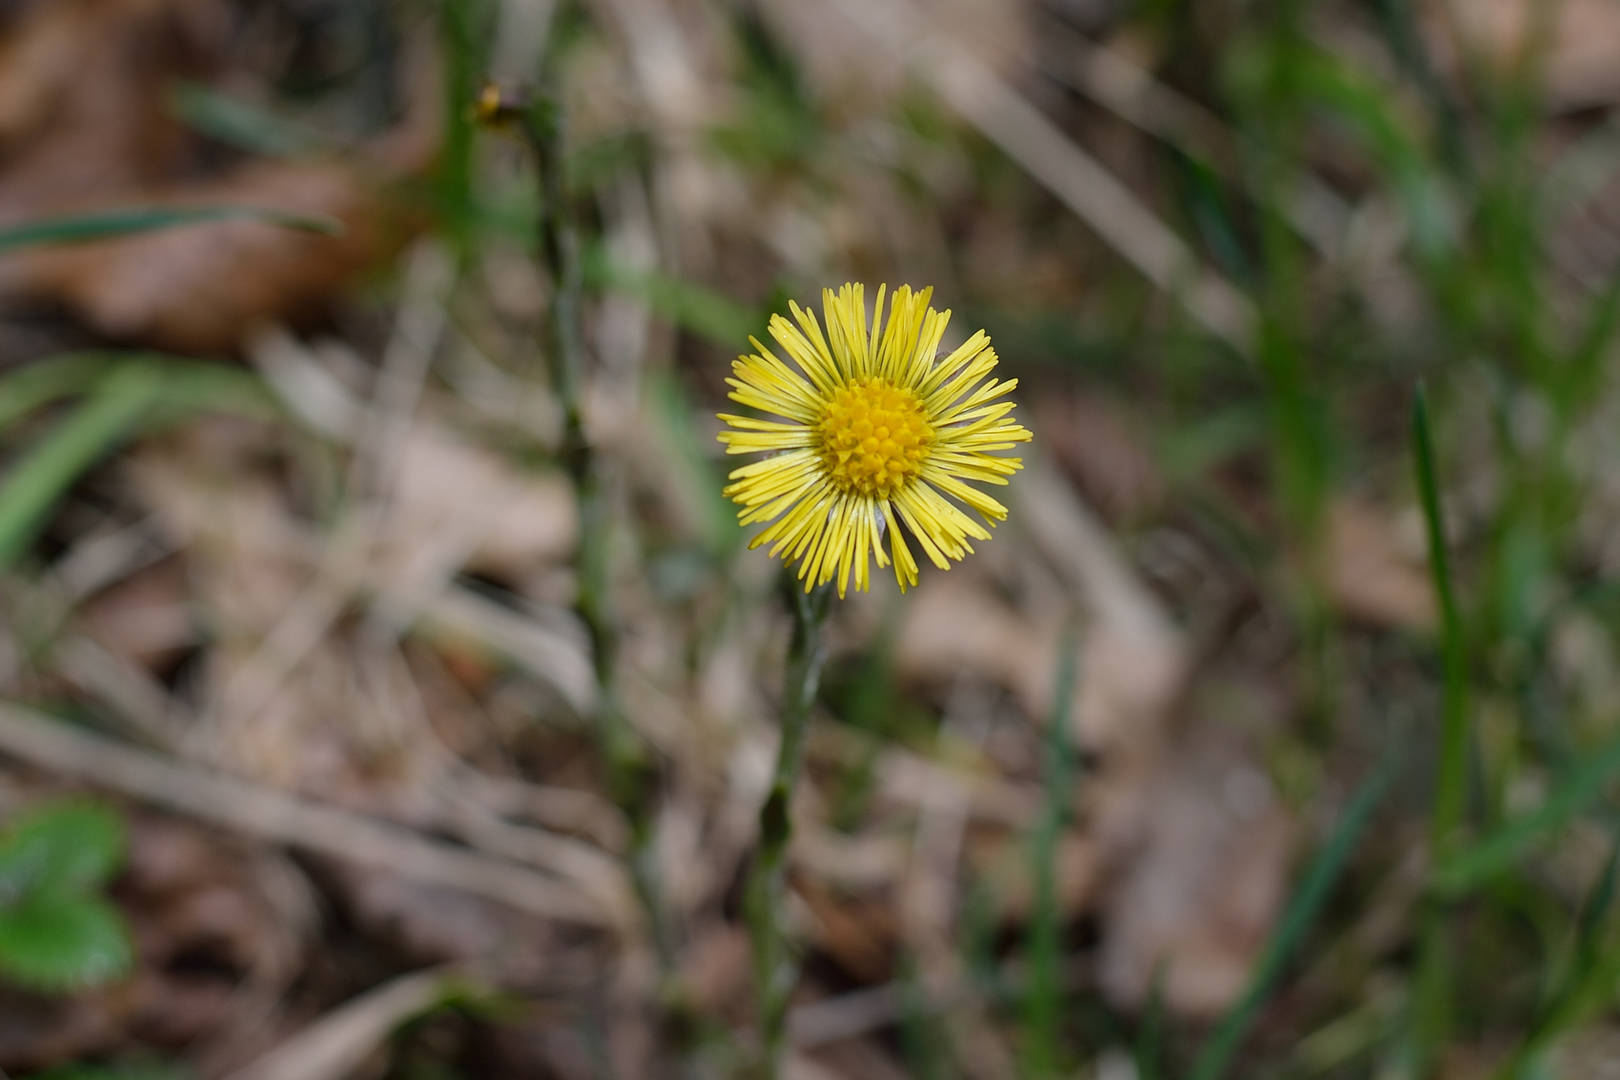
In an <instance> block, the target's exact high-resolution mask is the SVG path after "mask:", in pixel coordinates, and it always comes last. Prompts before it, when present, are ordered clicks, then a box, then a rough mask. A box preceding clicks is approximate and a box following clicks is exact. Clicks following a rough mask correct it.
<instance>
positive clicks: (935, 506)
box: [720, 284, 1031, 596]
mask: <svg viewBox="0 0 1620 1080" xmlns="http://www.w3.org/2000/svg"><path fill="white" fill-rule="evenodd" d="M885 289H886V286H881V285H880V286H879V287H878V293H877V303H876V305H875V306H874V308H873V312H872V325H871V329H870V330H868V328H867V323H866V297H865V289H864V288H863V287H862V286H861V285H850V284H846V285H845V286H844V287H843V288H841V289H839V290H838V292H837V294H836V295H835V294H834V293H833V291H832V290H831V289H824V290H822V311H823V313H824V315H825V317H826V322H827V330H826V334H825V336H823V334H822V329H821V326H820V324H819V323H818V322H817V321H816V317H815V315H814V314H813V313H811V312H808V311H805V310H804V309H803V308H801V307H799V305H798V304H796V303H795V304H792V305H791V309H792V311H793V317H794V319H796V320H797V321H798V324H799V325H798V326H794V325H793V324H792V323H790V322H789V321H788V320H787V319H785V318H783V317H782V316H781V315H773V316H772V317H771V324H770V333H771V337H773V338H775V339H776V341H777V343H778V344H779V345H781V347H782V349H783V351H784V352H786V353H787V355H788V357H789V358H790V359H792V360H793V362H794V364H795V365H796V366H797V370H795V368H794V367H790V366H789V365H788V364H786V363H784V362H783V361H781V360H779V359H778V358H777V357H776V356H775V355H774V354H773V353H772V352H771V351H770V350H769V349H767V348H766V347H765V346H764V345H761V344H760V343H759V341H758V339H756V338H749V342H750V343H751V344H752V345H753V346H754V348H755V350H756V352H755V353H754V354H753V355H751V356H743V357H739V358H738V359H737V361H736V362H735V363H734V364H733V365H732V368H733V372H734V375H735V377H734V378H730V379H727V380H726V381H727V382H728V383H730V384H731V387H732V391H731V395H730V396H731V400H733V401H735V402H737V403H738V404H741V405H747V406H751V407H752V408H755V409H759V410H760V411H762V412H766V413H771V414H773V415H775V416H779V417H782V418H783V420H759V419H755V418H753V417H749V416H732V415H730V414H727V413H722V414H720V419H721V420H723V421H725V422H726V424H727V425H728V426H729V429H730V430H727V431H722V432H721V433H720V441H721V442H723V443H725V444H726V452H727V453H729V454H751V453H766V454H769V455H770V456H769V457H766V458H764V459H762V460H760V461H756V462H754V463H752V464H749V465H744V466H743V467H742V468H740V469H737V470H735V471H734V472H732V474H731V480H732V481H733V482H732V483H731V485H730V486H728V487H727V488H726V489H725V494H726V495H727V496H728V497H729V498H731V499H732V500H733V501H735V502H737V503H739V504H740V505H741V506H742V508H743V509H742V511H741V512H740V513H739V514H738V515H737V517H738V520H739V521H740V522H741V523H742V524H744V525H752V524H755V523H757V522H761V521H768V522H771V524H770V525H769V526H768V527H767V528H766V529H765V530H764V531H762V532H761V533H760V534H759V535H758V536H756V537H754V540H753V542H752V543H751V544H750V545H749V546H750V547H759V546H760V545H761V544H767V543H769V544H771V545H772V547H771V552H770V553H771V555H773V556H776V555H780V556H782V558H783V559H784V560H785V561H787V562H790V563H791V562H794V561H797V562H798V563H799V579H800V580H801V581H803V582H804V587H805V591H807V592H808V591H809V590H810V589H811V587H812V586H815V585H821V584H824V583H826V582H828V581H831V580H832V579H833V578H834V577H835V576H836V577H837V579H838V595H839V596H843V595H844V594H845V592H846V591H847V589H848V587H849V582H850V578H851V576H853V577H854V580H855V588H857V589H863V590H864V589H866V588H867V587H868V585H869V584H870V581H869V576H868V575H869V571H870V563H869V558H870V556H871V555H873V554H875V555H876V557H877V564H878V567H879V568H880V569H881V568H883V567H885V566H888V565H889V563H890V561H891V560H890V557H889V556H888V555H885V554H884V550H883V540H884V534H885V533H887V535H888V541H889V549H890V552H891V553H892V561H893V563H894V574H895V577H896V578H897V579H898V580H899V582H900V588H901V589H902V590H904V589H905V588H906V587H907V586H909V585H915V584H917V561H916V559H915V558H913V557H912V554H911V548H910V547H909V546H908V545H907V543H906V541H905V539H904V537H903V536H902V533H903V532H904V533H910V534H911V536H912V538H913V539H915V540H916V542H917V544H918V546H920V547H921V548H922V550H923V553H924V554H925V555H927V556H928V559H929V561H930V562H932V563H933V564H934V565H935V566H937V567H939V568H940V569H942V570H948V569H950V565H951V564H950V560H952V559H957V560H960V559H961V558H963V557H964V556H965V555H968V554H971V553H972V551H973V547H972V545H971V544H969V543H968V541H969V540H970V539H973V540H988V539H990V533H989V532H988V531H987V530H986V529H985V527H984V525H981V524H980V523H979V522H978V521H975V520H974V519H973V518H972V517H970V516H968V514H967V513H965V512H964V511H963V509H962V506H966V507H968V508H969V509H972V510H975V511H977V512H978V513H979V514H980V515H981V516H982V517H983V519H984V521H985V523H986V524H992V525H993V524H994V523H995V522H997V521H1001V520H1003V519H1005V518H1006V516H1007V508H1006V507H1004V506H1002V505H1001V504H1000V503H999V502H997V501H996V500H995V499H992V498H991V497H990V496H989V495H986V494H985V493H984V492H983V491H980V490H979V489H978V488H975V487H972V486H970V485H969V484H968V483H966V482H965V481H974V482H977V483H983V484H1005V483H1007V477H1009V476H1011V475H1012V474H1013V473H1015V472H1017V471H1018V470H1019V469H1020V468H1022V467H1023V462H1022V461H1020V460H1019V459H1018V458H1015V457H1000V456H998V455H997V453H996V452H997V451H1002V450H1007V449H1010V448H1011V447H1012V446H1013V445H1014V444H1015V443H1021V442H1028V441H1029V439H1030V437H1031V436H1030V433H1029V431H1028V430H1027V429H1025V428H1024V427H1022V426H1020V425H1019V424H1018V423H1017V422H1015V421H1014V420H1013V419H1012V417H1011V416H1010V415H1009V414H1010V413H1011V412H1012V409H1013V404H1014V403H1013V402H1011V401H1008V400H1004V398H1005V395H1006V394H1007V393H1008V392H1009V391H1011V390H1012V389H1013V388H1014V387H1015V386H1017V385H1018V380H1017V379H1008V380H1007V381H1006V382H1002V381H1000V380H998V379H990V380H989V381H988V382H986V381H985V379H986V378H987V376H989V374H990V372H991V371H992V370H993V369H994V368H995V366H996V352H995V350H994V349H992V348H991V347H990V339H989V337H987V336H986V335H985V333H984V331H982V330H981V331H979V332H977V333H975V334H974V335H973V336H972V337H971V338H969V339H968V340H967V341H966V342H965V343H963V345H962V346H961V347H960V348H958V349H957V350H956V351H955V352H952V353H951V354H950V355H949V356H946V357H944V358H943V359H941V358H940V357H939V343H940V339H941V338H942V337H943V336H944V334H945V326H946V324H947V323H948V322H949V321H950V317H951V313H950V312H949V311H944V312H940V311H935V310H934V309H933V308H931V307H929V306H928V300H929V297H930V296H932V294H933V289H931V288H930V289H923V290H922V291H921V292H912V291H911V287H910V286H908V285H902V286H900V288H898V289H896V290H895V292H894V297H893V299H892V302H891V304H890V307H889V317H888V321H887V323H886V324H884V320H883V296H884V292H885ZM880 325H881V333H880V330H879V328H880ZM952 500H955V501H954V502H953V501H952ZM958 503H961V504H962V505H961V506H959V505H957V504H958ZM902 525H903V528H902Z"/></svg>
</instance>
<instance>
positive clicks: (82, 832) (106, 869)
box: [0, 800, 124, 909]
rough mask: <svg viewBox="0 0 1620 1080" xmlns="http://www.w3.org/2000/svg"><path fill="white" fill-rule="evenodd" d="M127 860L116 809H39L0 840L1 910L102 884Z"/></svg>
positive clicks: (69, 805)
mask: <svg viewBox="0 0 1620 1080" xmlns="http://www.w3.org/2000/svg"><path fill="white" fill-rule="evenodd" d="M123 858H124V825H123V822H122V821H120V820H119V818H118V815H117V814H115V813H113V812H112V811H111V810H109V809H107V808H106V807H104V806H99V805H97V804H95V803H91V802H82V801H78V800H71V801H65V802H56V803H51V804H49V805H46V806H42V807H38V808H36V809H34V810H31V811H30V812H28V813H27V814H25V815H24V816H23V817H21V818H20V819H18V820H17V821H15V822H13V823H11V824H10V825H9V827H8V828H7V829H6V830H5V833H4V834H3V836H0V909H3V908H5V907H8V906H13V905H23V904H26V903H27V902H28V901H29V898H30V897H32V896H34V895H36V894H39V893H49V894H52V895H59V894H63V893H79V892H84V891H87V890H89V889H92V888H94V887H95V886H98V885H102V884H104V883H106V882H107V881H108V880H109V879H110V878H111V877H112V876H113V874H115V873H116V872H117V871H118V867H119V865H120V864H121V863H122V862H123Z"/></svg>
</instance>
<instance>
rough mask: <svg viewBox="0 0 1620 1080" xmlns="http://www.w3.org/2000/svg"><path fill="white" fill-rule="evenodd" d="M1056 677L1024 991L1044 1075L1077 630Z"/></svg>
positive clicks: (1034, 1053)
mask: <svg viewBox="0 0 1620 1080" xmlns="http://www.w3.org/2000/svg"><path fill="white" fill-rule="evenodd" d="M1058 649H1059V653H1058V672H1057V682H1056V683H1055V685H1054V686H1053V688H1052V714H1051V716H1050V718H1049V719H1048V721H1047V738H1046V762H1045V772H1046V805H1045V808H1044V810H1043V812H1042V816H1041V823H1040V826H1039V828H1038V829H1037V830H1036V833H1035V843H1034V851H1033V852H1032V858H1033V859H1034V864H1035V865H1034V870H1035V910H1034V914H1033V916H1032V918H1031V919H1030V927H1029V937H1028V939H1027V942H1026V945H1025V952H1026V956H1027V961H1028V964H1029V983H1028V985H1027V987H1026V988H1025V991H1024V1020H1025V1051H1024V1053H1025V1066H1026V1068H1025V1075H1027V1076H1030V1077H1034V1078H1036V1080H1041V1078H1043V1077H1049V1076H1057V1075H1058V1073H1059V1069H1058V1047H1059V1041H1058V1031H1059V1026H1060V1021H1061V1020H1062V1012H1063V987H1062V984H1061V982H1060V980H1059V969H1060V968H1061V966H1062V965H1061V963H1060V961H1061V955H1060V954H1061V952H1062V948H1061V946H1062V942H1061V940H1060V938H1061V934H1062V929H1063V927H1062V912H1060V911H1059V910H1058V900H1057V875H1056V866H1055V863H1056V860H1057V845H1058V840H1059V839H1060V838H1061V837H1062V835H1063V826H1064V824H1065V823H1066V822H1067V820H1068V817H1069V807H1070V805H1071V803H1072V799H1073V796H1074V755H1073V751H1072V748H1071V747H1070V745H1069V712H1070V706H1071V704H1072V702H1073V700H1074V687H1075V680H1076V671H1075V653H1076V651H1077V646H1076V641H1075V637H1074V634H1073V632H1072V631H1071V632H1069V633H1066V634H1064V635H1063V637H1062V638H1061V640H1060V642H1059V644H1058Z"/></svg>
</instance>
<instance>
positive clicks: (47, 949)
mask: <svg viewBox="0 0 1620 1080" xmlns="http://www.w3.org/2000/svg"><path fill="white" fill-rule="evenodd" d="M134 957H135V954H134V950H133V949H132V948H131V946H130V942H129V934H128V932H127V931H126V930H125V929H124V920H123V917H122V916H120V915H119V913H118V910H117V909H116V908H114V907H113V906H112V904H110V903H108V902H107V901H106V900H104V899H102V898H100V897H97V896H80V897H63V896H53V895H50V894H40V895H38V896H36V897H31V898H30V899H29V900H28V901H27V902H25V903H24V904H22V905H21V906H20V907H16V908H13V909H11V910H9V911H5V912H3V913H0V971H3V972H4V973H5V974H6V975H7V976H9V977H10V978H12V979H15V980H16V981H17V982H19V983H21V984H23V985H25V986H29V987H33V988H35V989H38V990H50V991H62V990H72V989H74V988H76V987H81V986H93V985H95V984H97V983H103V982H107V981H108V980H110V979H114V978H117V977H118V976H120V975H122V974H123V973H124V972H126V971H128V970H129V968H130V965H131V964H132V963H133V961H134Z"/></svg>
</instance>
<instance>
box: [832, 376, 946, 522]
mask: <svg viewBox="0 0 1620 1080" xmlns="http://www.w3.org/2000/svg"><path fill="white" fill-rule="evenodd" d="M933 442H934V429H933V426H932V425H930V424H929V422H928V418H927V416H925V415H924V413H923V407H922V402H920V401H918V400H917V395H916V394H914V393H912V392H911V390H910V389H909V388H907V387H904V386H896V385H894V384H893V383H891V382H890V381H889V380H888V379H883V378H870V379H861V380H858V381H856V382H851V383H846V384H845V385H843V386H841V387H839V388H838V389H837V390H835V391H833V393H832V394H831V395H830V396H829V397H828V399H827V406H826V411H825V412H823V413H822V415H821V422H820V423H818V424H817V425H816V446H817V449H819V450H820V451H821V460H822V462H823V463H824V464H825V465H826V466H827V474H828V475H829V476H830V477H831V478H832V482H833V483H834V484H835V485H837V486H838V488H839V489H840V490H842V491H844V492H845V493H846V494H860V495H868V496H875V497H877V498H887V497H888V496H890V495H891V494H893V493H894V492H896V491H899V490H900V489H901V488H903V487H905V486H906V485H907V484H909V483H911V481H912V480H913V479H914V478H915V477H916V476H917V474H918V472H920V471H921V470H922V466H923V462H925V461H927V460H928V451H929V447H930V446H932V445H933Z"/></svg>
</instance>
